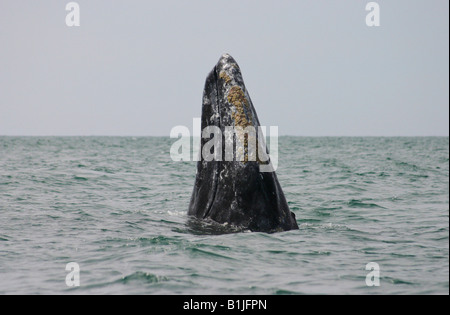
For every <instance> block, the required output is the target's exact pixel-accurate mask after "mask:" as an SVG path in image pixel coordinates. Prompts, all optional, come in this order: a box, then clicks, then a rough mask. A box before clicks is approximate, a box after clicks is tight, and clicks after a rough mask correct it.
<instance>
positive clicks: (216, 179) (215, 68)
mask: <svg viewBox="0 0 450 315" xmlns="http://www.w3.org/2000/svg"><path fill="white" fill-rule="evenodd" d="M217 71H218V70H217V66H215V67H214V84H215V86H216V98H217V100H219V86H218V83H219V76H218V74H217ZM215 114H217V115H218V116H219V119H218V120H217V124H218V126H217V127H219V128H221V127H222V116H221V115H220V102H219V101H218V102H217V113H215ZM214 149H216V148H214ZM215 163H216V164H217V167H216V172H215V173H216V174H215V176H214V181H213V183H212V186H213V194H212V198H211V202H210V204H209V207H208V208H207V209H206V211H205V213H204V215H203V219H206V218H207V217H208V215H209V214H210V212H211V209H212V207H213V205H214V202H215V201H216V194H217V189H218V186H219V174H220V168H221V165H222V163H221V162H220V161H216V162H215Z"/></svg>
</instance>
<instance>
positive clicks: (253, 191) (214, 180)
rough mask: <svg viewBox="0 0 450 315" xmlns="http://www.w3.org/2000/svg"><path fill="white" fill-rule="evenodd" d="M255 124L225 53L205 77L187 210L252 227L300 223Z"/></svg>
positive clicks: (236, 68)
mask: <svg viewBox="0 0 450 315" xmlns="http://www.w3.org/2000/svg"><path fill="white" fill-rule="evenodd" d="M258 127H260V123H259V120H258V116H257V114H256V111H255V108H254V107H253V104H252V101H251V99H250V95H249V94H248V91H247V89H246V88H245V84H244V80H243V78H242V74H241V70H240V68H239V66H238V64H237V63H236V61H235V60H234V59H233V57H231V56H230V55H229V54H224V55H222V57H221V58H220V60H219V61H218V63H217V64H216V66H215V67H214V68H213V69H212V70H211V72H210V73H209V75H208V76H207V78H206V82H205V88H204V91H203V107H202V118H201V128H202V139H201V148H200V152H201V153H202V154H201V159H200V160H199V161H198V162H197V175H196V179H195V185H194V189H193V192H192V197H191V201H190V205H189V210H188V215H191V216H195V217H197V218H198V219H206V220H212V221H214V222H217V223H220V224H228V225H230V226H234V227H239V228H242V229H247V230H251V231H261V232H277V231H287V230H292V229H298V225H297V221H296V219H295V215H294V213H292V212H291V211H290V210H289V206H288V204H287V201H286V198H285V196H284V193H283V190H282V189H281V186H280V183H279V182H278V179H277V176H276V173H275V171H274V169H273V168H271V162H270V158H269V155H268V151H267V148H266V145H265V143H264V138H263V137H262V133H261V130H260V128H258ZM230 148H231V150H230ZM230 152H231V153H230Z"/></svg>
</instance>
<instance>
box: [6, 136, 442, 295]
mask: <svg viewBox="0 0 450 315" xmlns="http://www.w3.org/2000/svg"><path fill="white" fill-rule="evenodd" d="M174 141H175V140H174V139H170V138H164V137H161V138H159V137H142V138H141V137H137V138H134V137H0V294H196V295H197V294H227V295H228V294H449V138H448V137H417V138H377V137H368V138H353V137H349V138H346V137H344V138H339V137H330V138H320V137H319V138H309V137H281V138H280V139H279V164H278V170H277V175H278V178H279V181H280V184H281V186H282V188H283V190H284V193H285V195H286V198H287V200H288V202H289V206H290V209H291V210H292V211H293V212H295V214H296V217H297V221H298V225H299V227H300V229H299V230H294V231H288V232H280V233H273V234H267V233H256V232H239V233H226V234H221V233H219V232H220V231H219V232H218V233H216V232H217V231H214V229H210V228H209V227H208V226H202V225H201V224H200V226H199V224H192V223H191V220H190V219H189V218H188V216H187V208H188V205H189V201H190V197H191V193H192V188H193V184H194V179H195V172H196V164H195V162H189V161H185V162H173V161H172V160H171V158H170V154H169V151H170V147H171V145H172V144H173V142H174ZM70 262H75V263H77V264H78V266H79V270H80V271H79V276H80V277H79V280H80V286H78V287H69V286H68V285H67V284H73V281H74V280H75V278H74V277H72V275H73V274H72V273H71V272H72V271H76V270H73V269H68V270H66V266H67V264H68V263H70ZM370 262H374V263H376V264H377V265H378V267H379V278H378V279H379V286H368V285H367V284H366V280H368V283H369V284H370V283H374V281H375V278H376V274H377V269H370V270H366V266H367V264H368V263H370ZM369 266H371V265H369ZM66 278H68V279H67V280H68V281H67V282H66ZM371 281H372V282H371Z"/></svg>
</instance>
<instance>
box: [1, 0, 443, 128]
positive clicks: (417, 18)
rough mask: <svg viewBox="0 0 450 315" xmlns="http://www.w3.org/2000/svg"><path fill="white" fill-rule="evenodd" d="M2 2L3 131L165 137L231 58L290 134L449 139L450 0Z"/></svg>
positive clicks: (267, 117) (193, 111)
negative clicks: (375, 20)
mask: <svg viewBox="0 0 450 315" xmlns="http://www.w3.org/2000/svg"><path fill="white" fill-rule="evenodd" d="M68 2H70V1H62V0H41V1H35V0H22V1H16V0H1V1H0V135H136V136H139V135H143V136H145V135H155V136H168V135H169V133H170V130H171V129H172V127H174V126H176V125H185V126H188V127H189V128H190V129H191V130H192V119H193V118H194V117H200V115H201V103H202V92H203V86H204V81H205V79H206V76H207V74H208V72H209V71H210V70H211V69H212V68H213V66H214V65H215V64H216V62H217V61H218V59H219V58H220V56H221V55H222V54H223V53H225V52H228V53H230V54H231V55H232V56H233V57H234V58H235V59H236V61H237V62H238V63H239V65H240V67H241V70H242V72H243V76H244V80H245V84H246V86H247V89H248V90H249V93H250V96H251V98H252V101H253V104H254V106H255V109H256V111H257V113H258V116H259V119H260V122H261V124H262V125H265V126H278V127H279V133H280V134H282V135H299V136H439V135H444V136H448V134H449V88H448V86H449V40H448V37H449V13H448V12H449V1H448V0H395V1H391V0H390V1H387V0H386V1H377V3H378V4H379V6H380V24H381V25H380V26H378V27H376V26H374V27H368V26H367V25H366V15H367V14H368V13H369V12H368V11H366V10H365V7H366V4H367V3H368V2H369V1H365V0H340V1H337V0H335V1H331V0H329V1H325V0H320V1H319V0H298V1H295V0H285V1H283V0H281V1H280V0H277V1H272V0H271V1H266V0H226V1H225V0H222V1H215V0H214V1H213V0H201V1H200V0H189V1H187V0H184V1H183V0H178V1H174V0H173V1H167V0H164V1H163V0H160V1H149V0H142V1H137V0H122V1H119V0H117V1H110V0H95V1H93V0H79V1H76V2H77V3H78V4H79V6H80V26H79V27H76V26H74V27H68V26H67V25H66V23H65V19H66V15H67V14H68V13H69V12H68V11H66V10H65V7H66V4H67V3H68Z"/></svg>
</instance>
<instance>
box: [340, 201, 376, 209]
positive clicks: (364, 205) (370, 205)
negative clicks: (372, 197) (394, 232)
mask: <svg viewBox="0 0 450 315" xmlns="http://www.w3.org/2000/svg"><path fill="white" fill-rule="evenodd" d="M348 205H349V207H351V208H381V209H385V208H384V207H382V206H380V205H377V204H376V203H365V202H363V201H361V200H358V199H352V200H350V201H349V202H348Z"/></svg>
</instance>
